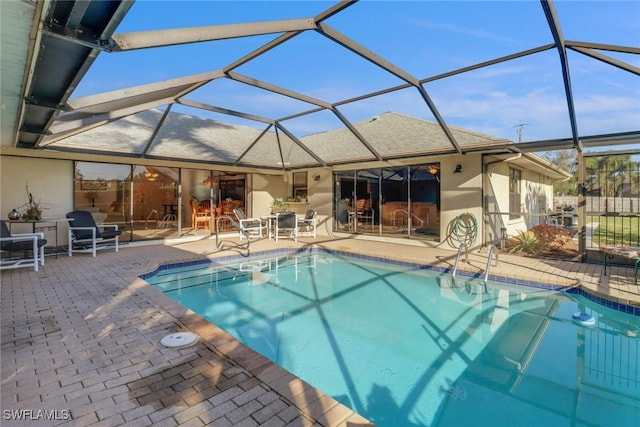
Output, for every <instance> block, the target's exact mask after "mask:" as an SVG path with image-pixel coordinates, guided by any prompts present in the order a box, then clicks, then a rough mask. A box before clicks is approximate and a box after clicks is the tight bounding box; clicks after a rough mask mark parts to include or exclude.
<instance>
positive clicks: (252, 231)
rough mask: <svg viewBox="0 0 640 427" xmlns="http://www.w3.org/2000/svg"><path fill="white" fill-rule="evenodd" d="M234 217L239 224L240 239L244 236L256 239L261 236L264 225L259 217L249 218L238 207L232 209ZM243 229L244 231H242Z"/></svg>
mask: <svg viewBox="0 0 640 427" xmlns="http://www.w3.org/2000/svg"><path fill="white" fill-rule="evenodd" d="M233 213H234V214H235V216H236V218H238V223H239V224H240V229H241V231H240V240H242V239H243V238H244V237H245V234H244V233H246V236H248V237H247V238H249V239H250V238H251V237H257V238H258V239H261V238H262V230H263V229H264V227H265V225H264V224H263V223H262V220H261V219H260V218H249V217H247V214H245V213H244V211H243V210H242V209H240V208H236V209H234V210H233ZM243 231H244V233H243Z"/></svg>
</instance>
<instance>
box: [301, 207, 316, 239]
mask: <svg viewBox="0 0 640 427" xmlns="http://www.w3.org/2000/svg"><path fill="white" fill-rule="evenodd" d="M298 228H299V230H298V236H306V237H314V238H315V237H316V211H314V210H313V209H309V210H307V213H306V214H305V215H304V218H300V219H299V220H298Z"/></svg>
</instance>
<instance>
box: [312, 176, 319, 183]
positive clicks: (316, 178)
mask: <svg viewBox="0 0 640 427" xmlns="http://www.w3.org/2000/svg"><path fill="white" fill-rule="evenodd" d="M313 180H314V181H316V182H317V181H320V175H318V174H315V175H313Z"/></svg>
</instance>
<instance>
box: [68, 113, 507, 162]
mask: <svg viewBox="0 0 640 427" xmlns="http://www.w3.org/2000/svg"><path fill="white" fill-rule="evenodd" d="M162 115H163V112H162V111H160V110H157V109H154V110H147V111H144V112H141V113H138V114H135V115H132V116H128V117H125V118H123V119H120V120H117V121H114V122H111V123H107V124H105V125H103V126H100V127H97V128H95V129H91V130H89V131H87V132H84V133H81V134H78V135H74V136H71V137H69V138H66V139H63V140H61V141H58V142H56V146H57V147H60V148H72V149H83V150H90V151H105V152H106V153H108V152H111V151H116V152H120V153H131V154H138V155H139V154H142V153H143V150H144V149H145V147H146V146H147V144H148V143H149V141H151V144H150V145H149V148H148V150H147V152H146V154H145V155H146V156H148V157H154V158H169V159H173V160H175V159H184V160H194V159H195V160H197V161H207V162H211V163H218V164H229V165H234V164H238V165H247V166H258V167H267V168H282V166H283V165H282V163H283V160H284V166H285V167H286V168H301V167H310V166H320V163H319V162H318V161H316V159H314V158H313V157H312V156H311V155H310V154H308V153H307V152H306V151H305V150H304V149H303V148H302V147H300V146H299V145H298V144H297V143H295V142H294V141H293V140H292V139H291V138H289V137H288V136H287V135H286V134H284V133H282V132H278V133H277V134H276V132H275V131H273V130H269V131H267V132H264V131H263V130H259V129H255V128H251V127H248V126H238V125H232V124H225V123H222V122H219V121H217V120H211V119H206V118H201V117H195V116H191V115H188V114H181V113H176V112H170V113H169V114H168V115H167V118H166V119H165V120H164V121H163V122H162V125H161V126H160V128H159V130H158V131H157V134H156V135H155V136H153V135H154V129H156V126H157V125H158V124H159V123H160V121H161V118H162ZM354 128H355V129H356V130H357V132H358V133H359V134H360V135H361V136H362V137H363V138H364V140H365V141H366V142H367V143H369V144H370V145H371V146H372V147H373V149H374V150H375V151H377V153H379V154H380V156H382V157H383V158H392V157H396V158H397V157H411V156H418V155H429V154H439V153H446V152H454V151H453V147H452V145H451V143H450V142H449V140H448V139H447V137H446V135H445V134H444V132H443V131H442V129H441V127H440V126H439V125H438V124H437V123H435V122H430V121H426V120H423V119H418V118H415V117H410V116H407V115H403V114H398V113H394V112H386V113H383V114H380V115H378V116H375V117H373V118H371V119H368V120H363V121H361V122H358V123H355V124H354ZM450 129H451V132H452V134H453V135H454V137H455V138H456V140H457V141H458V143H459V144H460V146H461V147H462V148H464V149H467V148H472V147H476V146H484V147H487V146H491V145H504V144H505V143H509V141H506V140H504V139H502V138H496V137H493V136H490V135H484V134H481V133H478V132H473V131H470V130H467V129H460V128H455V127H451V128H450ZM152 137H153V140H151V138H152ZM278 141H279V145H280V148H279V147H278ZM300 143H302V144H303V145H304V146H305V147H307V148H308V149H310V150H311V151H312V152H314V153H315V154H316V155H317V156H318V157H319V158H320V159H321V160H323V161H324V162H326V163H327V164H329V165H330V164H335V163H346V162H352V161H353V162H355V161H362V160H375V159H376V156H375V155H374V154H373V153H372V152H371V151H370V150H369V149H368V148H367V147H366V145H364V144H363V143H362V142H360V141H359V140H358V138H357V137H356V136H355V135H354V133H352V132H351V131H350V130H348V129H347V128H340V129H335V130H332V131H329V132H322V133H317V134H312V135H308V136H305V137H302V138H301V139H300ZM249 148H250V150H249V151H247V149H249ZM280 151H282V157H281V155H280Z"/></svg>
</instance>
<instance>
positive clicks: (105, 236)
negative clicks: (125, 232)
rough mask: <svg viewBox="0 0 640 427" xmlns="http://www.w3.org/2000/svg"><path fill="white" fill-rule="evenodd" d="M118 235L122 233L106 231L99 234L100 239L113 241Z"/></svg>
mask: <svg viewBox="0 0 640 427" xmlns="http://www.w3.org/2000/svg"><path fill="white" fill-rule="evenodd" d="M120 234H122V231H120V230H106V231H101V232H100V237H102V238H103V239H113V238H114V237H116V236H119V235H120Z"/></svg>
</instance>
